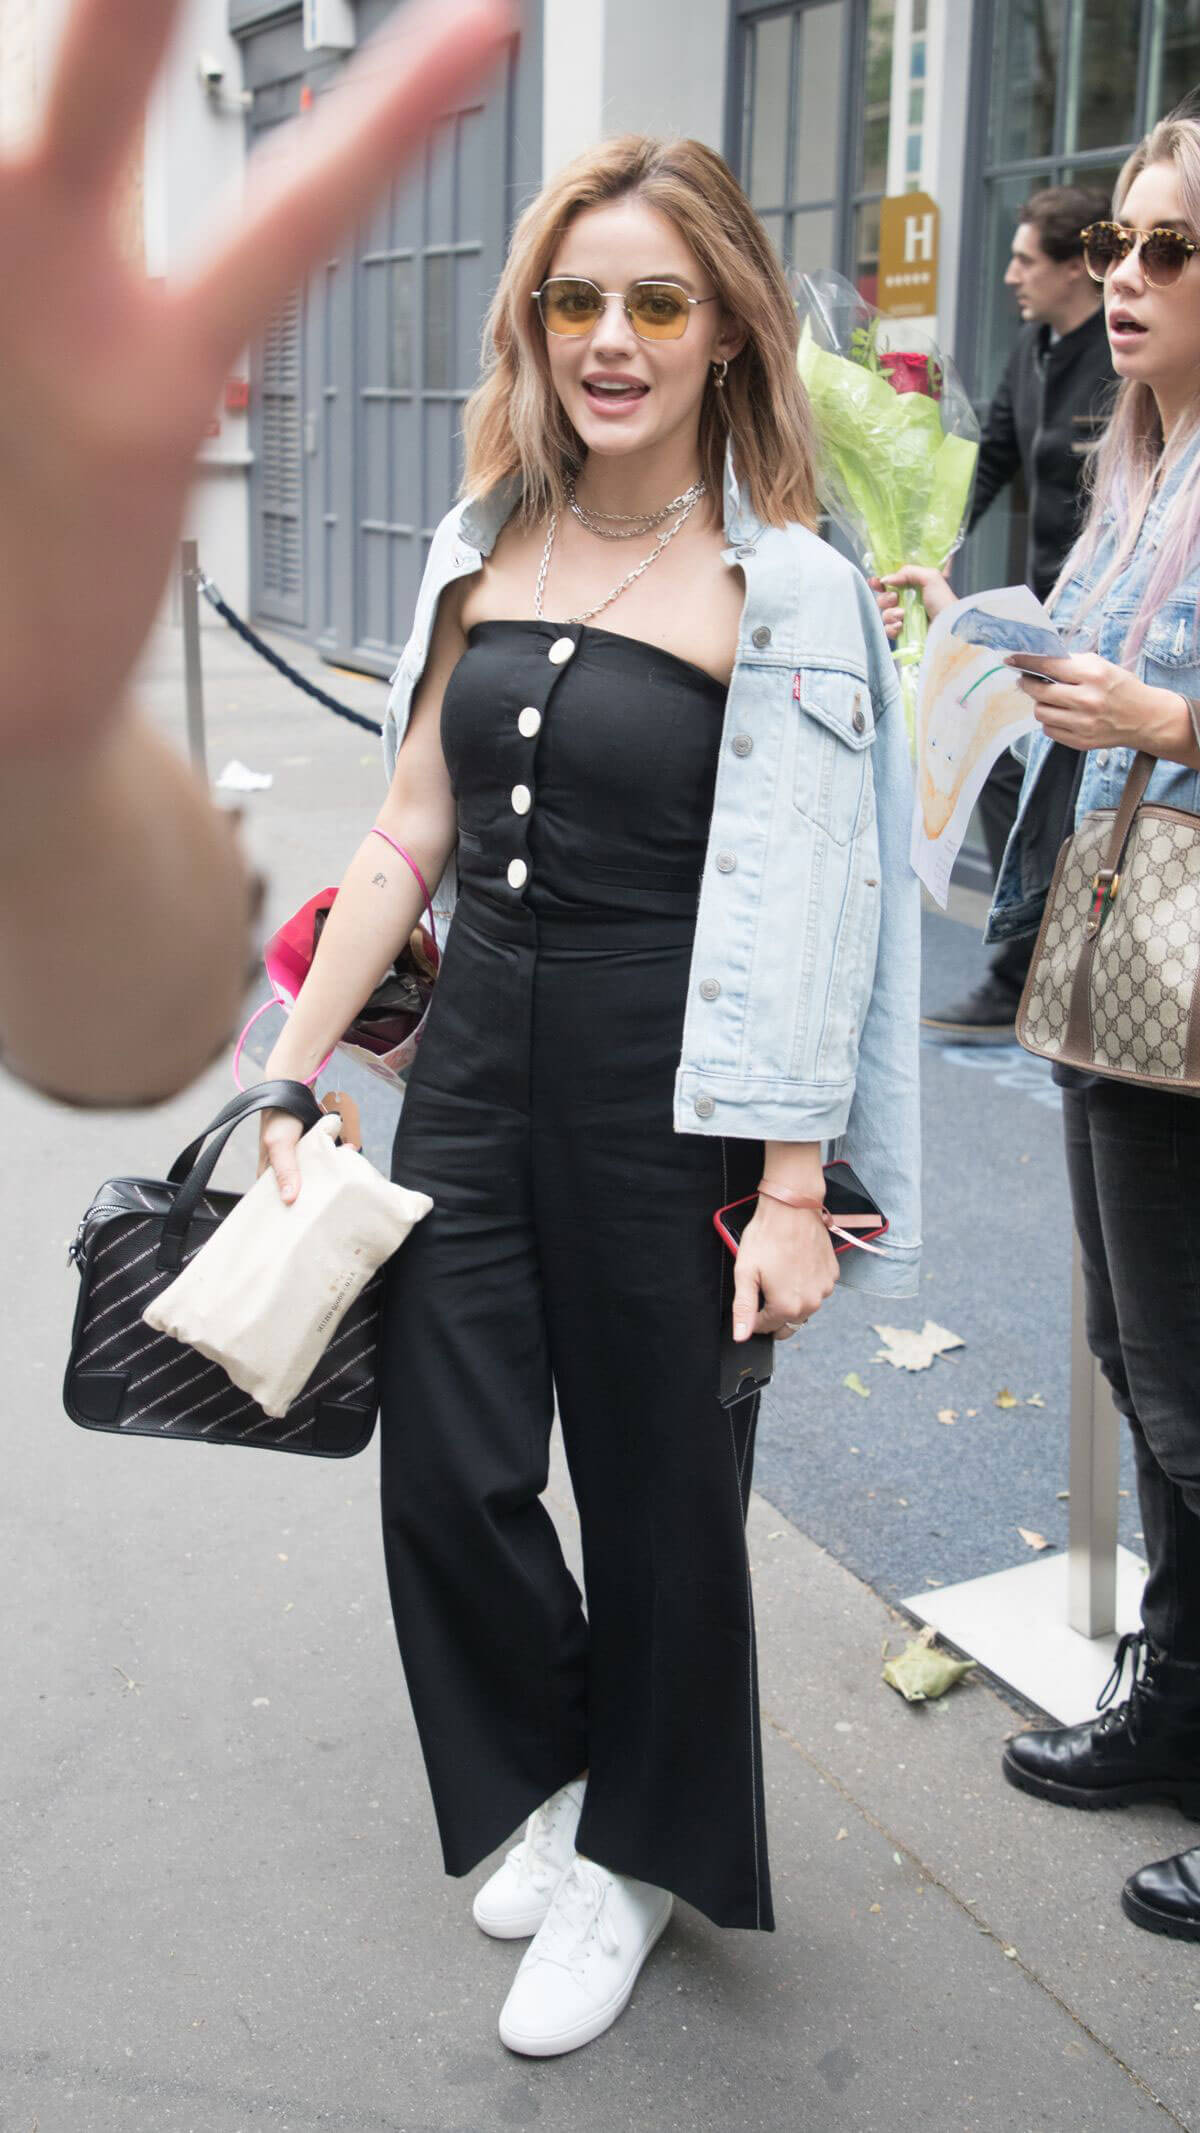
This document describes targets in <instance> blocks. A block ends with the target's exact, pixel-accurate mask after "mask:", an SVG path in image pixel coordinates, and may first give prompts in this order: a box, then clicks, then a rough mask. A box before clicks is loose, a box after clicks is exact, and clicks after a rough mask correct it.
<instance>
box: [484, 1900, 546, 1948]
mask: <svg viewBox="0 0 1200 2133" xmlns="http://www.w3.org/2000/svg"><path fill="white" fill-rule="evenodd" d="M549 1909H550V1902H549V1898H547V1900H546V1902H545V1903H544V1904H543V1905H542V1907H541V1909H540V1911H524V1912H522V1913H521V1915H520V1917H519V1918H507V1919H500V1918H493V1919H490V1920H489V1919H486V1918H481V1917H480V1915H479V1913H478V1911H476V1910H474V1909H472V1912H471V1916H472V1918H473V1919H474V1920H475V1923H476V1925H477V1926H478V1928H479V1930H480V1932H481V1933H486V1934H487V1937H488V1939H489V1940H532V1938H533V1936H534V1934H535V1933H536V1932H537V1930H538V1927H539V1926H540V1925H543V1924H544V1923H545V1918H546V1913H547V1911H548V1910H549Z"/></svg>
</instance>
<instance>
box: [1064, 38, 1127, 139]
mask: <svg viewBox="0 0 1200 2133" xmlns="http://www.w3.org/2000/svg"><path fill="white" fill-rule="evenodd" d="M1140 17H1141V9H1140V8H1136V7H1131V6H1130V5H1129V0H1086V4H1085V5H1084V6H1083V8H1082V9H1081V10H1077V12H1076V20H1075V34H1074V37H1073V39H1072V44H1073V50H1072V53H1071V68H1070V75H1069V93H1068V109H1067V115H1066V141H1065V146H1066V148H1067V150H1068V152H1070V151H1073V150H1076V149H1080V148H1110V147H1114V146H1116V145H1117V144H1118V143H1120V142H1121V141H1131V140H1132V139H1133V136H1134V131H1135V129H1136V125H1137V119H1136V113H1135V103H1136V98H1137V78H1138V45H1139V43H1140V41H1141V21H1140Z"/></svg>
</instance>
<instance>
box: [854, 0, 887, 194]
mask: <svg viewBox="0 0 1200 2133" xmlns="http://www.w3.org/2000/svg"><path fill="white" fill-rule="evenodd" d="M895 29H896V4H895V0H871V7H870V12H869V14H868V16H867V53H866V79H865V81H864V83H863V132H862V160H861V163H860V166H859V174H858V190H859V191H860V192H864V193H883V192H886V191H887V159H888V117H889V113H890V110H891V101H892V44H893V41H894V37H895Z"/></svg>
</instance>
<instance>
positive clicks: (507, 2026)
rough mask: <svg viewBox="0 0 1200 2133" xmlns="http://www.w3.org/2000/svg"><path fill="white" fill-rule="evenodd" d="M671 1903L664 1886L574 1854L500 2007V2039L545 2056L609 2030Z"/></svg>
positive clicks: (515, 2048) (515, 2049) (573, 2047)
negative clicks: (544, 1918) (611, 1869)
mask: <svg viewBox="0 0 1200 2133" xmlns="http://www.w3.org/2000/svg"><path fill="white" fill-rule="evenodd" d="M673 1903H674V1898H673V1897H672V1895H671V1894H670V1892H669V1890H667V1889H656V1888H655V1887H653V1885H652V1884H651V1883H650V1882H648V1881H634V1880H632V1879H631V1878H630V1877H629V1876H628V1875H627V1874H610V1873H609V1872H608V1869H607V1868H606V1867H603V1866H597V1865H596V1862H595V1860H593V1859H582V1858H580V1856H579V1854H578V1853H576V1856H575V1858H574V1859H573V1860H572V1862H571V1864H570V1866H569V1867H568V1868H567V1871H566V1873H565V1874H564V1875H563V1877H562V1879H561V1881H560V1882H559V1884H558V1887H557V1888H556V1889H555V1891H554V1896H553V1899H552V1901H551V1904H550V1908H549V1910H548V1911H547V1913H546V1921H545V1924H544V1925H542V1926H540V1927H539V1928H538V1931H537V1933H536V1934H535V1936H534V1938H533V1940H532V1941H531V1942H530V1944H529V1946H528V1948H527V1949H526V1950H525V1953H524V1955H523V1956H522V1958H521V1967H520V1969H519V1970H518V1971H517V1974H516V1977H515V1978H514V1979H513V1984H512V1990H511V1992H510V1993H509V1995H508V1998H507V1999H506V2000H505V2002H504V2005H503V2007H502V2008H501V2010H500V2041H501V2043H502V2044H507V2046H508V2048H509V2050H510V2051H511V2052H524V2053H525V2054H526V2055H527V2056H528V2057H529V2058H533V2059H549V2058H552V2057H554V2055H555V2054H556V2053H558V2052H573V2051H575V2050H577V2049H578V2047H579V2046H580V2045H581V2044H590V2042H591V2040H592V2038H593V2037H598V2036H600V2035H601V2034H602V2033H603V2031H604V2030H606V2029H610V2028H611V2027H612V2024H613V2023H614V2022H615V2021H616V2019H617V2016H618V2015H619V2014H620V2013H621V2012H622V2010H623V2009H624V2007H625V2006H626V2004H627V2002H628V2000H629V1997H630V1994H631V1993H632V1991H633V1988H634V1985H635V1984H636V1982H637V1975H638V1972H639V1970H640V1969H641V1967H642V1964H643V1963H644V1962H645V1960H646V1957H647V1956H648V1955H649V1953H650V1950H651V1948H652V1947H653V1946H654V1943H655V1941H656V1940H657V1939H658V1936H659V1934H660V1933H661V1932H662V1930H663V1927H664V1926H665V1925H666V1923H667V1920H668V1919H669V1918H670V1916H671V1909H672V1905H673Z"/></svg>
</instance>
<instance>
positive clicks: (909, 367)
mask: <svg viewBox="0 0 1200 2133" xmlns="http://www.w3.org/2000/svg"><path fill="white" fill-rule="evenodd" d="M879 361H880V363H881V364H882V366H883V369H884V372H885V374H886V376H887V378H888V381H889V383H890V384H891V387H892V390H893V392H897V393H924V394H925V397H926V399H928V400H936V399H937V397H938V392H939V390H940V387H941V379H940V377H939V376H938V371H937V365H936V364H935V363H933V362H931V361H930V358H929V357H928V356H926V355H920V354H918V353H917V352H916V351H915V350H911V351H908V350H900V349H888V350H886V351H885V352H882V353H881V354H880V357H879Z"/></svg>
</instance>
